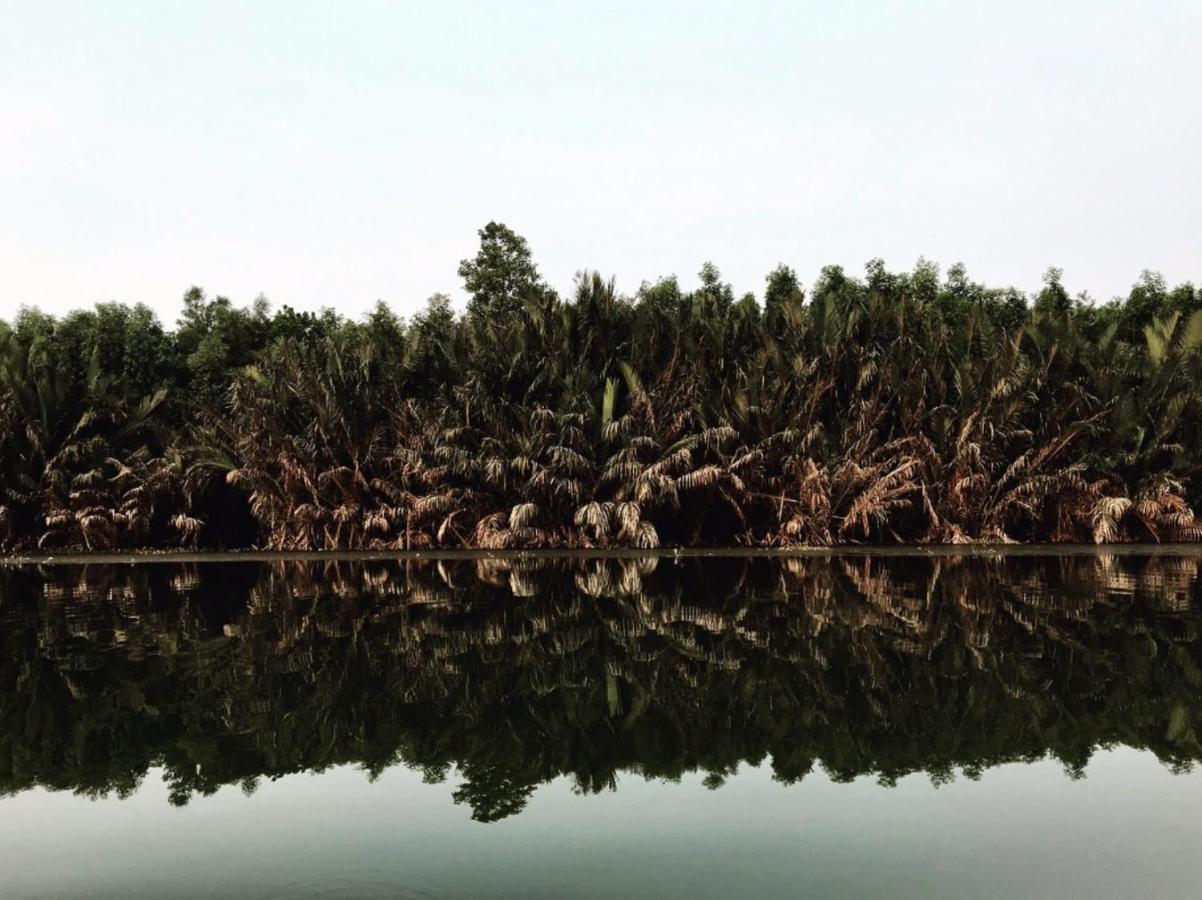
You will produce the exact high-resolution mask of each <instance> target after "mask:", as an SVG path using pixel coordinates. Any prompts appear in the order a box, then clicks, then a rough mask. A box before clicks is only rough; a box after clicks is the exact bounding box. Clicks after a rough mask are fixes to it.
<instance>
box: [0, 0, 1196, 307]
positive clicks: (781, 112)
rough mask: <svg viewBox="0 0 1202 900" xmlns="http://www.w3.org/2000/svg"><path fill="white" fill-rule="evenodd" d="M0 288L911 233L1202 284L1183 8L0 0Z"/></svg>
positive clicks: (674, 265) (309, 302)
mask: <svg viewBox="0 0 1202 900" xmlns="http://www.w3.org/2000/svg"><path fill="white" fill-rule="evenodd" d="M0 122H3V134H4V137H3V139H2V140H0V316H2V317H8V316H10V315H11V314H12V313H13V312H14V311H15V310H16V308H17V307H18V306H19V305H21V304H36V305H38V306H41V307H43V308H44V309H47V310H51V311H56V312H61V311H64V310H67V309H70V308H73V307H77V306H81V305H85V304H91V303H94V302H96V301H102V300H122V301H127V302H144V303H147V304H149V305H151V306H152V307H153V308H155V309H156V310H157V311H159V313H160V314H161V315H162V317H163V318H164V319H165V320H166V321H168V322H170V321H173V320H174V318H175V316H176V314H177V312H178V310H179V306H180V303H179V300H180V297H181V295H182V294H183V292H184V291H185V290H186V289H187V288H188V287H189V286H190V285H192V284H198V285H201V286H203V287H204V288H205V289H206V290H208V291H209V292H210V293H221V294H225V295H227V296H229V297H231V298H233V299H235V300H238V301H250V300H251V299H252V298H253V297H254V296H255V295H257V294H259V293H263V294H266V295H267V296H268V297H269V298H270V299H271V300H272V301H273V303H275V304H283V303H288V304H290V305H292V306H295V307H298V308H304V309H313V308H317V307H320V306H323V305H329V306H334V307H335V308H337V309H338V310H340V311H341V312H344V313H346V314H348V315H358V314H359V313H361V312H362V311H364V310H365V309H367V308H368V307H369V306H370V305H371V304H373V303H374V302H375V301H376V299H378V298H379V299H384V300H386V301H388V302H389V303H391V304H392V305H393V306H394V307H395V308H397V309H398V310H400V311H402V312H410V311H412V310H414V309H415V308H416V307H417V306H418V305H419V304H420V303H422V302H423V301H424V299H425V298H426V297H427V296H428V295H430V294H431V293H433V292H435V291H446V292H450V293H452V295H453V296H456V297H461V286H460V284H459V280H458V278H457V276H456V274H455V270H456V267H457V264H458V261H459V260H460V259H461V258H462V257H465V256H469V255H471V254H472V253H473V252H474V248H475V244H476V234H475V232H476V229H478V228H479V227H480V226H481V225H483V224H484V223H485V222H487V221H488V220H489V219H497V220H500V221H503V222H505V223H507V224H509V225H510V226H511V227H513V228H514V229H515V230H517V231H518V232H520V233H521V234H524V235H525V236H526V237H527V238H528V239H529V240H530V243H531V246H532V247H533V249H534V253H535V257H536V260H537V262H538V263H539V265H540V267H541V269H542V271H543V273H544V275H545V276H546V277H547V279H548V280H549V281H550V282H551V283H552V284H553V285H554V286H556V287H557V288H559V289H561V290H566V289H568V288H570V286H571V281H572V276H573V273H574V272H575V271H576V270H578V269H581V268H598V269H600V270H602V271H603V272H605V273H607V274H613V275H616V276H617V278H618V284H619V287H620V288H622V289H623V290H626V291H633V290H635V289H636V288H637V287H638V284H639V282H640V281H642V280H644V279H648V280H651V279H654V278H656V277H658V276H660V275H666V274H671V273H678V274H679V275H681V277H682V279H683V280H684V282H685V283H686V284H695V283H696V272H697V270H698V269H699V268H700V265H701V263H702V262H703V261H705V260H707V259H712V260H713V261H714V262H715V263H716V264H717V265H718V266H719V268H720V269H721V270H722V272H723V275H724V276H725V277H726V278H727V280H730V281H732V282H733V283H734V285H735V288H736V290H738V291H745V290H754V291H756V292H757V293H759V292H760V291H761V290H762V288H763V282H764V276H765V274H766V273H767V272H768V271H769V270H770V269H771V268H772V267H773V266H774V265H775V264H776V263H778V262H781V261H783V262H787V263H789V264H790V265H792V266H794V267H795V268H796V269H797V270H798V272H799V274H800V275H801V277H802V279H803V281H805V282H806V283H807V284H809V283H812V282H813V280H814V277H815V275H816V274H817V272H818V269H819V268H820V267H821V266H822V265H824V264H827V263H832V262H837V263H841V264H843V265H844V266H846V267H848V268H849V269H851V270H853V271H855V272H856V273H859V272H861V271H862V267H863V264H864V263H865V262H866V261H867V260H868V259H870V258H872V257H875V256H881V257H883V258H884V259H885V261H886V262H887V264H888V265H889V266H891V267H894V268H905V269H908V268H910V267H911V266H912V265H913V264H914V262H915V260H916V259H917V258H918V257H919V256H920V255H924V256H926V257H928V258H930V259H933V260H935V261H937V262H939V263H940V264H941V265H943V266H944V267H945V268H946V267H947V266H948V265H950V264H952V263H954V262H956V261H962V262H964V263H965V264H966V265H967V266H968V269H969V273H970V274H971V275H972V276H974V277H975V278H977V279H980V280H984V281H986V282H988V283H991V284H997V285H1014V286H1017V287H1020V288H1023V289H1027V290H1030V289H1033V288H1035V287H1037V285H1038V284H1039V281H1040V276H1041V274H1042V272H1043V271H1044V270H1045V269H1046V268H1047V267H1048V266H1051V265H1056V266H1060V267H1062V268H1063V269H1064V270H1065V283H1066V285H1067V286H1068V287H1069V289H1070V290H1071V291H1073V292H1077V291H1081V290H1088V291H1089V292H1090V293H1091V294H1092V295H1093V296H1095V297H1098V298H1102V299H1105V298H1108V297H1110V296H1112V295H1114V294H1117V293H1124V292H1125V291H1126V290H1127V288H1128V287H1129V286H1130V284H1131V283H1132V282H1133V281H1134V280H1135V278H1136V277H1137V276H1138V274H1139V272H1140V270H1141V269H1144V268H1151V269H1157V270H1160V271H1161V272H1163V273H1164V275H1165V276H1166V277H1167V278H1168V279H1169V281H1170V282H1177V281H1182V280H1187V279H1189V280H1194V281H1195V282H1196V281H1199V280H1202V217H1200V213H1202V2H1199V0H1139V2H1108V0H1088V2H1055V0H1038V2H1028V0H1004V2H964V0H954V2H952V0H949V2H928V3H921V2H918V0H910V2H900V0H899V2H847V3H833V2H829V0H824V2H798V0H792V2H779V3H776V2H773V3H768V2H749V0H742V2H727V3H715V2H697V0H694V2H681V3H656V2H653V0H636V2H628V3H606V4H601V3H588V4H586V3H579V2H569V0H548V2H495V0H494V2H451V0H439V2H423V3H403V2H392V3H385V2H346V3H333V2H326V3H301V2H296V0H288V2H260V3H249V2H247V3H238V4H234V3H229V4H227V3H220V2H212V0H206V2H187V3H183V2H181V3H175V2H164V0H145V2H140V3H133V2H119V0H105V2H78V3H68V2H52V0H45V2H24V3H21V2H9V3H4V4H2V5H0Z"/></svg>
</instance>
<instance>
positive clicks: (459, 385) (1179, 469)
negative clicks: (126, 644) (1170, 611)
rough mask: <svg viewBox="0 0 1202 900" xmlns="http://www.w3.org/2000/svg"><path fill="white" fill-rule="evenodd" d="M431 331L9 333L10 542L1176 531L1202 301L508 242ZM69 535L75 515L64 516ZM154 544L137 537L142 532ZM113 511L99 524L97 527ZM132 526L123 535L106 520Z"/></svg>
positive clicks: (186, 323) (806, 539)
mask: <svg viewBox="0 0 1202 900" xmlns="http://www.w3.org/2000/svg"><path fill="white" fill-rule="evenodd" d="M460 274H461V275H462V277H463V279H464V285H465V287H466V289H467V292H468V294H469V297H470V299H469V303H468V308H467V312H466V314H465V315H463V316H460V315H457V313H456V311H455V310H454V309H453V308H452V304H451V301H450V299H449V298H448V297H446V296H445V295H441V294H436V295H434V296H433V297H431V298H430V300H429V301H428V302H427V305H426V306H425V308H424V309H422V310H421V311H420V312H419V313H417V314H416V315H414V316H413V317H411V319H409V320H408V321H405V320H403V319H401V318H400V317H399V316H397V315H395V314H394V313H393V312H392V311H391V310H389V309H388V307H387V306H385V305H383V304H378V305H377V306H376V307H375V309H374V310H373V311H372V312H371V313H369V314H368V315H367V316H366V317H365V318H364V319H363V320H362V321H349V320H347V319H345V318H343V317H341V316H339V315H337V314H336V313H334V312H333V311H330V310H325V311H322V312H320V313H310V312H297V311H296V310H293V309H291V308H289V307H287V306H285V307H283V308H281V309H280V310H278V311H275V312H272V311H271V310H270V308H269V307H268V304H267V302H266V300H264V299H263V298H258V299H257V300H256V301H255V302H254V303H253V304H252V305H251V306H250V307H246V308H243V307H238V306H236V305H235V304H233V303H231V302H230V301H229V300H228V299H226V298H223V297H217V298H214V299H210V298H208V297H206V296H205V294H204V293H203V292H202V291H200V290H199V289H197V288H193V289H192V290H190V291H189V292H188V293H187V294H186V295H185V298H184V310H183V314H182V316H181V317H180V320H179V322H178V324H177V326H176V328H175V330H174V331H173V332H169V331H165V330H164V329H163V328H162V327H161V326H160V325H159V323H158V322H157V321H155V319H154V316H153V315H152V314H151V313H150V312H149V311H148V310H146V309H145V308H143V307H124V306H119V305H114V304H103V305H100V306H98V307H96V308H95V309H94V310H90V311H84V312H78V313H73V314H71V315H69V316H66V317H64V318H62V319H55V318H53V317H51V316H47V315H44V314H41V313H39V312H37V311H33V310H22V311H21V312H19V313H18V315H17V316H16V317H15V319H14V320H13V321H12V323H11V324H0V377H2V378H3V385H4V393H3V394H0V452H2V454H3V455H2V456H0V474H2V477H3V480H2V481H0V549H9V550H11V549H22V548H30V547H35V546H37V545H39V544H41V545H42V546H47V547H49V546H91V547H96V548H107V547H129V546H155V547H169V546H175V545H179V544H181V543H183V544H199V545H202V546H240V545H244V544H247V543H254V544H257V545H259V546H266V547H277V548H281V549H321V548H334V547H338V548H379V549H396V548H407V547H428V546H490V547H501V546H507V547H508V546H514V547H516V546H521V547H531V546H554V545H568V546H615V545H621V546H628V545H644V544H647V543H664V544H686V545H691V544H728V545H729V544H742V545H769V546H779V545H794V544H799V543H811V544H812V543H822V544H824V543H848V542H858V543H896V542H936V543H941V542H953V543H955V542H964V541H1010V540H1016V541H1098V542H1109V541H1179V540H1195V539H1197V538H1198V537H1200V536H1202V526H1200V525H1199V523H1198V522H1197V521H1196V519H1195V517H1194V513H1193V509H1194V508H1195V507H1196V505H1197V504H1198V503H1199V502H1202V479H1200V478H1199V475H1200V474H1202V473H1200V472H1199V469H1200V464H1202V457H1200V456H1199V453H1198V449H1197V448H1198V447H1200V446H1202V391H1200V390H1199V385H1200V384H1202V296H1200V295H1199V292H1198V291H1196V290H1195V289H1194V287H1193V286H1192V285H1188V284H1186V285H1181V286H1179V287H1176V288H1172V289H1170V288H1169V287H1168V286H1167V285H1166V284H1165V282H1164V280H1163V279H1162V278H1160V277H1159V276H1157V275H1154V274H1151V273H1144V274H1143V275H1142V276H1141V277H1140V280H1139V281H1138V282H1137V283H1136V285H1135V286H1134V287H1133V288H1132V290H1131V294H1130V296H1129V297H1128V298H1126V299H1125V300H1116V301H1113V302H1110V303H1106V304H1101V305H1099V304H1094V303H1092V302H1091V301H1089V300H1088V298H1087V297H1085V295H1078V296H1076V297H1073V296H1072V295H1070V294H1069V292H1068V290H1067V288H1065V286H1064V284H1063V276H1062V273H1061V272H1060V271H1059V270H1056V269H1051V270H1049V271H1048V273H1047V274H1046V275H1045V279H1044V285H1043V287H1042V289H1041V290H1040V291H1039V292H1038V293H1037V294H1036V295H1035V297H1034V298H1032V300H1031V301H1030V302H1028V298H1027V297H1026V296H1025V295H1023V294H1022V293H1021V292H1019V291H1017V290H1015V289H1013V288H1004V289H994V288H989V287H986V286H984V285H981V284H978V283H976V282H974V281H972V280H971V278H970V277H969V275H968V273H967V271H966V270H965V268H964V267H963V266H962V265H954V266H952V267H950V268H949V269H948V270H947V272H946V273H945V274H941V272H940V270H939V268H938V267H937V266H936V265H934V264H933V263H931V262H929V261H926V260H919V262H918V263H917V265H916V266H915V268H914V269H913V271H910V272H895V271H891V270H889V269H888V268H887V267H886V266H885V264H884V263H883V262H882V261H881V260H873V261H871V262H870V263H869V264H868V266H867V267H866V271H865V274H864V277H863V278H856V277H853V275H851V274H850V273H848V272H846V271H844V270H843V269H842V268H841V267H839V266H828V267H826V268H824V269H822V270H821V272H820V274H819V276H818V278H817V279H816V281H815V282H814V283H813V287H812V290H810V292H809V293H808V295H807V293H806V292H805V291H804V290H803V288H802V286H801V283H800V281H799V279H798V277H797V274H796V273H795V272H794V271H793V270H792V269H790V268H789V267H787V266H784V265H781V266H778V267H777V268H776V269H774V270H773V271H772V273H770V274H769V276H768V278H767V281H766V285H765V292H764V297H763V303H762V304H761V303H760V302H759V301H758V300H757V299H756V298H755V297H754V296H753V295H750V294H744V295H742V296H739V295H737V294H736V293H735V291H734V289H733V287H732V286H731V285H729V284H727V283H726V282H724V281H723V279H722V276H721V273H720V272H719V270H718V268H717V267H716V266H714V265H713V264H712V263H706V264H705V265H704V266H703V267H702V269H701V271H700V273H699V277H698V280H699V284H698V286H697V288H696V289H695V290H688V289H686V288H685V287H684V286H683V285H682V284H681V282H680V281H678V280H677V279H676V278H675V277H667V278H661V279H659V280H658V281H655V282H653V283H652V282H645V283H644V284H642V285H641V286H640V288H639V289H638V291H637V292H636V293H635V295H634V296H632V297H627V296H623V295H622V294H620V293H619V292H618V290H617V288H616V286H615V284H614V282H613V280H612V279H606V278H605V277H603V276H602V275H601V274H599V273H597V272H592V271H584V272H580V273H579V274H578V275H577V278H576V283H575V289H574V291H573V292H572V293H570V294H568V295H565V296H564V297H562V298H561V297H560V296H559V295H557V294H556V293H555V292H554V291H552V290H551V289H550V288H549V287H548V286H547V285H546V284H545V283H544V282H543V280H542V279H541V277H540V275H539V273H538V269H537V267H536V266H535V264H534V262H533V259H532V256H531V253H530V248H529V247H528V245H527V243H526V241H525V239H524V238H522V237H521V236H520V235H517V234H516V233H514V232H513V231H512V230H510V229H509V228H507V227H505V226H504V225H501V224H499V223H495V222H492V223H489V224H488V225H487V226H485V228H483V229H481V231H480V248H479V251H478V253H477V254H476V256H475V257H474V258H472V259H468V260H464V262H463V264H462V265H461V267H460ZM64 517H65V518H64ZM123 517H125V518H128V519H129V521H130V522H136V526H135V525H129V527H127V525H126V522H125V518H123ZM85 521H87V522H91V523H92V524H91V525H90V526H86V527H85V525H84V524H83V523H84V522H85ZM104 523H107V524H104Z"/></svg>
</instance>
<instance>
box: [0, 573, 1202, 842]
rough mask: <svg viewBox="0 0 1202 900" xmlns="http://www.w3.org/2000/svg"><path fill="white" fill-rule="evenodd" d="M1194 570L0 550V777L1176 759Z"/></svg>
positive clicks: (485, 802)
mask: <svg viewBox="0 0 1202 900" xmlns="http://www.w3.org/2000/svg"><path fill="white" fill-rule="evenodd" d="M1198 590H1199V587H1198V561H1197V560H1196V559H1194V558H1191V557H1172V556H1148V557H1140V556H1118V557H1113V556H1104V555H1099V556H1068V557H1053V556H1049V557H1007V556H1002V557H964V558H956V557H944V558H917V557H881V558H873V557H840V556H833V557H804V558H788V559H774V558H756V559H742V558H725V559H680V560H673V559H669V558H661V559H655V558H648V559H607V560H596V559H593V560H572V559H552V560H496V559H485V560H440V561H406V562H370V563H347V562H339V563H301V562H278V563H262V564H261V563H203V564H191V565H174V564H144V565H137V566H69V567H42V568H37V567H8V568H0V641H2V642H3V647H2V650H0V795H3V794H12V793H17V792H20V791H24V790H27V789H29V788H32V787H34V786H37V785H41V786H44V787H47V788H51V789H65V790H74V791H80V792H83V793H85V794H88V795H94V796H99V795H106V794H110V793H115V794H117V795H118V796H125V795H128V794H129V793H130V792H132V791H133V790H134V789H135V788H136V787H137V786H138V784H139V782H140V780H141V779H142V778H143V777H144V776H145V774H146V772H147V770H148V769H150V768H151V767H154V766H162V767H163V768H164V770H165V772H166V775H165V777H166V779H167V780H168V782H169V785H170V788H171V798H172V802H174V803H179V804H183V803H186V802H187V801H188V799H189V798H190V797H191V796H192V795H194V794H208V793H211V792H213V791H215V790H216V789H217V788H219V787H220V786H222V785H225V784H231V783H239V784H241V785H242V786H243V788H244V790H246V791H248V792H249V791H253V790H254V788H255V785H256V783H257V781H258V779H260V778H273V777H277V776H279V775H282V774H285V773H289V772H297V771H305V770H320V769H324V768H326V767H329V766H333V765H337V764H343V763H356V764H359V765H361V766H363V767H365V768H366V769H367V770H368V771H369V772H372V773H379V772H382V771H383V770H384V769H386V768H388V767H389V766H393V765H396V764H398V763H403V764H405V765H407V766H410V767H414V768H416V769H418V770H420V771H422V772H423V773H424V775H425V777H426V778H428V779H431V780H442V779H444V778H447V777H448V776H451V777H453V778H454V779H455V780H456V782H457V783H458V784H459V787H458V789H457V790H456V792H455V798H456V800H457V801H458V802H461V803H465V804H467V805H468V806H470V808H471V811H472V815H473V817H474V818H476V819H479V820H481V821H494V820H497V819H501V818H504V817H506V816H510V815H513V814H514V813H517V812H519V811H520V810H521V809H522V807H523V805H524V804H525V802H526V800H527V798H528V797H529V796H530V794H531V793H532V791H533V790H534V789H535V787H537V786H538V785H539V784H542V783H544V782H546V781H548V780H550V779H552V778H555V777H556V776H559V775H565V774H566V775H568V776H570V777H571V778H572V779H574V782H575V784H576V785H577V788H578V790H579V791H582V792H594V791H600V790H604V789H606V788H609V787H611V786H613V785H614V784H615V778H616V775H617V773H619V772H622V771H629V772H634V773H638V774H642V775H644V776H647V777H655V778H670V779H671V778H678V777H679V776H680V775H682V774H683V773H685V772H688V771H694V770H699V771H702V772H705V773H706V778H707V784H709V785H711V786H718V785H720V784H721V783H722V781H723V779H724V777H726V776H727V775H728V774H729V773H731V772H732V771H734V770H735V768H736V767H737V766H738V765H739V763H740V762H743V761H747V762H751V763H759V762H762V761H764V762H767V763H768V764H769V765H770V767H771V769H772V771H773V773H774V775H775V777H776V778H777V779H779V780H782V781H785V782H794V781H797V780H799V779H803V778H805V776H806V775H807V773H809V772H811V771H813V770H814V768H815V767H821V768H822V769H824V770H826V771H827V772H828V773H830V774H831V776H832V777H834V778H835V779H836V780H845V779H852V778H855V777H856V776H859V775H864V774H872V775H874V776H875V777H877V778H878V779H879V780H880V781H881V782H883V783H886V784H888V783H892V782H894V781H895V780H897V779H898V778H900V777H901V776H903V775H905V774H908V773H911V772H916V771H922V772H926V773H928V774H929V776H930V777H931V778H932V779H933V780H935V781H936V782H942V781H946V780H948V779H951V778H953V777H954V775H955V773H956V771H957V770H959V771H960V772H962V773H963V775H965V776H967V777H969V778H972V777H975V776H976V775H977V774H978V773H980V772H981V771H982V770H984V769H985V768H987V767H990V766H994V765H997V764H999V763H1002V762H1009V761H1026V760H1034V759H1037V758H1041V757H1044V756H1046V755H1048V754H1051V755H1052V756H1054V757H1055V758H1057V759H1058V760H1060V761H1062V762H1063V764H1064V766H1065V768H1066V770H1067V772H1068V773H1069V774H1070V775H1071V776H1078V775H1079V774H1080V773H1081V772H1082V771H1083V768H1084V766H1085V764H1086V762H1087V761H1088V759H1089V757H1090V755H1091V753H1092V752H1093V751H1094V750H1095V749H1096V748H1098V747H1100V746H1107V745H1114V744H1121V745H1129V746H1132V747H1138V748H1146V749H1149V750H1151V751H1152V752H1154V753H1155V754H1156V755H1157V757H1159V758H1160V759H1161V761H1162V762H1164V763H1165V764H1166V765H1168V766H1170V767H1171V768H1173V769H1174V770H1183V769H1186V768H1188V767H1189V766H1190V765H1191V764H1192V763H1193V762H1194V761H1195V760H1197V759H1199V758H1202V746H1200V744H1199V742H1198V738H1197V735H1196V733H1195V722H1196V720H1197V718H1198V716H1199V714H1200V713H1202V693H1200V691H1202V641H1200V640H1199V618H1198V604H1197V595H1198ZM452 767H454V768H455V770H456V771H455V772H454V774H453V775H452V773H451V770H452Z"/></svg>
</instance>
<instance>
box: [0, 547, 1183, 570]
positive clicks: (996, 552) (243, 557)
mask: <svg viewBox="0 0 1202 900" xmlns="http://www.w3.org/2000/svg"><path fill="white" fill-rule="evenodd" d="M826 556H853V557H865V556H888V557H906V556H913V557H922V558H945V557H954V556H975V557H990V556H992V557H1005V556H1019V557H1022V556H1025V557H1032V556H1200V557H1202V543H1193V544H1190V543H1176V544H1167V543H1166V544H988V543H981V544H904V545H896V544H894V545H887V546H873V545H860V544H857V545H842V546H833V547H821V546H801V547H680V548H675V549H673V548H663V547H661V548H657V549H655V550H638V549H632V548H588V549H585V548H540V549H528V550H468V549H454V550H308V551H302V550H222V551H188V550H145V551H135V552H121V553H89V552H75V553H29V554H11V555H8V556H0V566H31V565H33V566H37V565H61V566H72V565H152V564H155V563H166V564H172V563H237V562H242V563H265V562H408V561H416V560H440V559H446V560H454V559H469V560H470V559H507V560H523V559H648V558H656V559H700V558H713V559H722V558H753V557H754V558H779V559H787V558H790V557H802V558H804V557H826Z"/></svg>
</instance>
